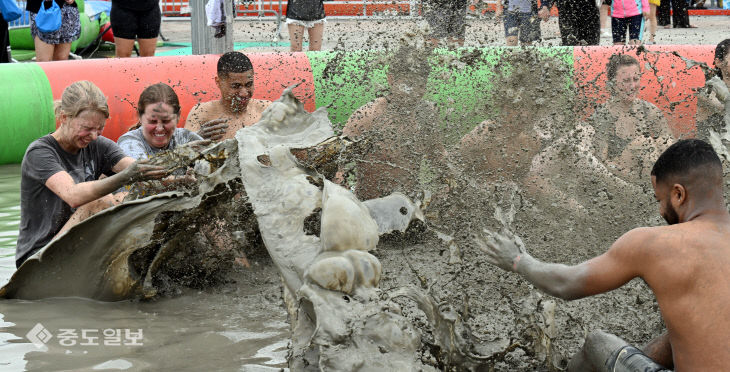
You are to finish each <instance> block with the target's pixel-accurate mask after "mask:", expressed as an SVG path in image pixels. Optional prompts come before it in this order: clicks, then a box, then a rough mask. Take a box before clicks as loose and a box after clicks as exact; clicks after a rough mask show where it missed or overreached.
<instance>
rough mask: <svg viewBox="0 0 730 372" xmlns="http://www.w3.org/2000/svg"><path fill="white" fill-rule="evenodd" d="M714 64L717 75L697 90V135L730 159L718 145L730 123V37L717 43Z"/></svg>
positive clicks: (726, 152)
mask: <svg viewBox="0 0 730 372" xmlns="http://www.w3.org/2000/svg"><path fill="white" fill-rule="evenodd" d="M714 64H715V71H714V72H715V76H713V77H711V78H710V79H708V80H707V81H706V82H705V86H704V87H703V88H701V89H700V90H699V91H698V92H697V116H696V119H697V136H698V137H699V138H701V139H704V140H707V141H709V142H710V143H711V144H712V145H713V147H715V151H717V152H718V154H720V156H721V157H725V158H726V160H730V159H727V157H728V151H727V150H724V151H720V150H722V149H721V148H718V146H717V145H718V144H719V143H718V142H717V141H719V140H720V138H722V137H725V136H724V135H722V136H720V133H721V132H722V133H726V131H725V129H724V128H725V126H726V125H727V124H730V123H728V122H726V121H727V120H730V118H728V119H726V118H725V117H726V116H728V115H730V111H729V110H728V108H727V105H728V102H730V92H729V91H728V88H730V39H725V40H723V41H721V42H720V43H719V44H717V47H716V48H715V60H714ZM712 133H714V136H713V135H712ZM713 137H717V138H713Z"/></svg>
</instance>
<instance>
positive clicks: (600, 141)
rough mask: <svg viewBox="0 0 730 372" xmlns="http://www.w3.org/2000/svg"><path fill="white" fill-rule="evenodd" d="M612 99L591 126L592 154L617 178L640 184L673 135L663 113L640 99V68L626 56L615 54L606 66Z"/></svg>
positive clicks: (593, 119)
mask: <svg viewBox="0 0 730 372" xmlns="http://www.w3.org/2000/svg"><path fill="white" fill-rule="evenodd" d="M606 77H607V81H606V87H607V88H608V93H609V98H608V101H606V103H604V104H603V105H601V106H599V107H598V108H596V111H595V112H594V113H593V115H591V117H590V119H589V123H590V124H591V126H592V127H593V129H594V130H595V137H594V140H593V147H594V149H593V153H594V155H596V157H597V158H598V159H599V160H600V161H602V162H603V163H604V164H606V165H607V166H608V168H609V169H610V170H611V171H613V172H614V174H616V175H617V176H619V177H621V178H623V179H625V180H631V181H637V182H641V181H643V180H645V179H646V178H647V177H649V172H650V170H651V165H652V164H651V162H649V161H648V159H655V158H656V157H657V156H659V154H661V152H662V151H663V150H664V149H665V148H666V147H667V146H669V144H670V143H671V140H672V134H671V132H670V131H669V126H668V125H667V120H666V118H665V117H664V113H662V111H661V110H659V109H658V108H657V107H656V106H654V105H653V104H651V103H649V102H647V101H645V100H643V99H641V98H639V91H640V90H641V66H640V64H639V61H637V60H636V58H634V57H632V56H630V55H627V54H614V55H612V56H611V57H610V58H609V61H608V64H607V66H606Z"/></svg>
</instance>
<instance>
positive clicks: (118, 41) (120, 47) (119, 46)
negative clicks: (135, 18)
mask: <svg viewBox="0 0 730 372" xmlns="http://www.w3.org/2000/svg"><path fill="white" fill-rule="evenodd" d="M114 48H115V49H116V55H117V58H129V57H131V56H132V49H134V39H125V38H121V37H116V36H115V37H114Z"/></svg>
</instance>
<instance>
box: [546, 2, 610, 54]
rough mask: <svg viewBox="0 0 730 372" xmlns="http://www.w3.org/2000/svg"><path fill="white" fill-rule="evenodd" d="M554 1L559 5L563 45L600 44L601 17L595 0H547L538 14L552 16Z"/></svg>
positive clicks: (559, 23)
mask: <svg viewBox="0 0 730 372" xmlns="http://www.w3.org/2000/svg"><path fill="white" fill-rule="evenodd" d="M553 2H555V5H556V6H557V7H558V12H559V14H558V27H559V28H560V38H561V41H562V45H598V42H599V41H600V40H601V18H600V16H599V12H598V7H597V6H596V2H595V1H593V0H545V1H543V2H542V3H541V6H540V11H539V12H538V15H539V17H540V18H542V20H543V21H547V20H548V18H550V8H552V6H553Z"/></svg>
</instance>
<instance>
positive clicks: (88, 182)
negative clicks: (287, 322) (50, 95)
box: [15, 81, 167, 267]
mask: <svg viewBox="0 0 730 372" xmlns="http://www.w3.org/2000/svg"><path fill="white" fill-rule="evenodd" d="M108 117H109V107H108V105H107V100H106V97H105V96H104V94H103V93H102V92H101V90H99V88H98V87H97V86H96V85H94V84H93V83H91V82H89V81H79V82H75V83H73V84H71V85H69V86H68V87H67V88H66V89H65V90H64V91H63V94H62V95H61V100H60V101H58V102H56V119H57V120H58V122H59V123H60V126H59V127H58V129H56V131H55V132H53V133H51V134H48V135H46V136H43V137H41V138H39V139H37V140H35V141H34V142H33V143H31V144H30V146H28V149H27V150H26V152H25V156H24V157H23V162H22V165H21V179H20V232H19V234H18V244H17V247H16V251H15V263H16V265H17V266H18V267H19V266H20V265H21V264H22V263H23V262H24V261H25V260H26V259H28V257H30V256H31V255H33V254H34V253H35V252H36V251H38V250H40V249H41V248H42V247H44V246H45V245H46V244H48V242H50V241H51V239H53V237H55V236H56V235H57V234H59V233H60V232H63V231H65V230H67V229H69V228H70V227H71V226H73V225H75V224H77V223H79V222H81V221H83V220H84V219H86V218H88V217H89V216H91V215H93V214H95V213H97V212H99V211H101V210H103V209H106V208H108V207H111V206H113V205H115V204H118V203H119V201H121V197H120V196H119V195H112V194H111V193H112V192H114V191H115V190H118V189H119V188H120V187H122V186H124V185H128V184H131V183H134V182H136V181H140V180H147V179H158V178H161V177H163V176H165V174H166V173H167V169H165V168H162V167H158V166H153V165H150V164H145V163H144V162H136V161H135V159H133V158H131V157H128V156H125V155H124V152H123V151H122V149H120V148H119V146H117V144H116V143H114V141H112V140H110V139H107V138H105V137H102V136H101V132H102V131H103V130H104V124H105V123H106V120H107V118H108ZM102 175H104V176H106V177H102Z"/></svg>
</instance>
